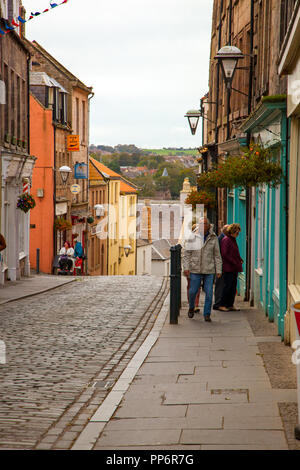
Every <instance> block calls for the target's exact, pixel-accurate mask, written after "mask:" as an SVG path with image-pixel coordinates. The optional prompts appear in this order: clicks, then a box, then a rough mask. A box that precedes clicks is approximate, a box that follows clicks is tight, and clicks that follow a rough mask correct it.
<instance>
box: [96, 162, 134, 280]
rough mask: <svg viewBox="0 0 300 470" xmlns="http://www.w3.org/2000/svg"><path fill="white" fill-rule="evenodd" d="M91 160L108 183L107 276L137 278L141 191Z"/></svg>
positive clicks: (101, 164)
mask: <svg viewBox="0 0 300 470" xmlns="http://www.w3.org/2000/svg"><path fill="white" fill-rule="evenodd" d="M90 161H91V162H92V163H93V165H94V166H95V167H96V168H97V170H99V171H100V172H101V174H102V176H103V177H104V178H105V180H106V181H108V207H107V274H108V275H109V276H117V275H125V276H127V275H135V273H136V202H137V191H136V189H135V187H134V186H131V185H130V183H128V182H127V181H126V180H125V179H124V178H122V176H121V175H119V174H118V173H116V172H115V171H113V170H111V169H110V168H108V167H107V166H105V165H103V163H100V162H98V160H95V159H94V158H90Z"/></svg>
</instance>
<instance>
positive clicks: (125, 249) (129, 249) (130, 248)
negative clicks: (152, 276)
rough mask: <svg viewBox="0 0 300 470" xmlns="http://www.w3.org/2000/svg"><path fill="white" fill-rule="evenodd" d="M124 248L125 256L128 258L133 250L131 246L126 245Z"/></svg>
mask: <svg viewBox="0 0 300 470" xmlns="http://www.w3.org/2000/svg"><path fill="white" fill-rule="evenodd" d="M123 248H124V252H125V256H126V258H128V256H129V253H130V252H131V250H132V247H131V245H125V246H124V247H123Z"/></svg>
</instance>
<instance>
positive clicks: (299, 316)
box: [291, 302, 300, 440]
mask: <svg viewBox="0 0 300 470" xmlns="http://www.w3.org/2000/svg"><path fill="white" fill-rule="evenodd" d="M291 309H292V311H293V312H294V316H295V322H296V341H295V342H294V343H293V348H294V349H296V351H295V352H294V354H293V363H294V364H296V367H297V382H298V425H297V426H296V427H295V437H296V439H298V440H300V302H297V303H296V304H294V305H292V307H291Z"/></svg>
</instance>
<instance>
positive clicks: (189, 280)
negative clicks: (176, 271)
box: [186, 224, 201, 313]
mask: <svg viewBox="0 0 300 470" xmlns="http://www.w3.org/2000/svg"><path fill="white" fill-rule="evenodd" d="M197 230H198V225H197V224H194V225H193V226H192V232H195V231H197ZM186 280H187V301H188V302H189V292H190V287H191V278H190V276H188V277H187V278H186ZM200 291H201V287H199V289H198V292H197V295H196V300H195V306H196V309H195V313H199V312H200V309H199V301H200Z"/></svg>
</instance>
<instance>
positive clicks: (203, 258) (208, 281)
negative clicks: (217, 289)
mask: <svg viewBox="0 0 300 470" xmlns="http://www.w3.org/2000/svg"><path fill="white" fill-rule="evenodd" d="M183 270H184V275H185V276H186V277H190V291H189V311H188V317H189V318H193V317H194V313H195V299H196V295H197V292H198V290H199V287H200V285H201V283H202V281H203V284H204V292H205V303H204V311H203V315H204V319H205V321H208V322H210V321H211V306H212V300H213V284H214V277H215V274H217V277H221V275H222V258H221V254H220V248H219V242H218V238H217V235H216V234H215V233H214V232H213V230H212V228H211V225H210V222H209V220H208V218H207V217H202V218H201V219H200V220H199V228H198V230H197V231H195V232H193V233H192V234H191V236H190V237H189V239H188V240H187V243H186V246H185V250H184V255H183Z"/></svg>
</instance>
